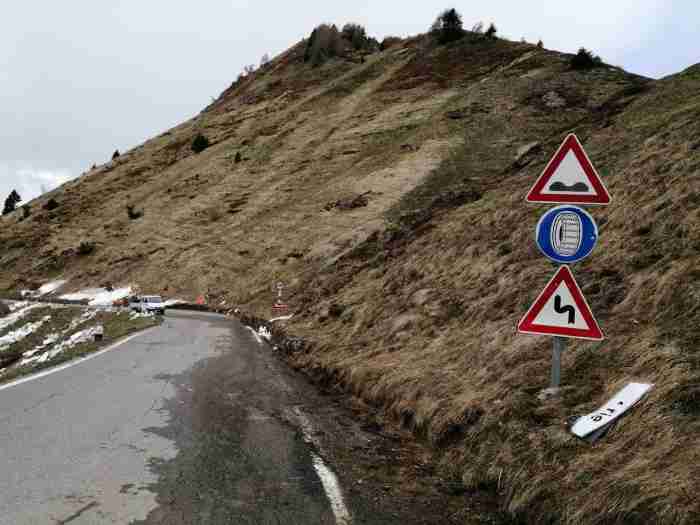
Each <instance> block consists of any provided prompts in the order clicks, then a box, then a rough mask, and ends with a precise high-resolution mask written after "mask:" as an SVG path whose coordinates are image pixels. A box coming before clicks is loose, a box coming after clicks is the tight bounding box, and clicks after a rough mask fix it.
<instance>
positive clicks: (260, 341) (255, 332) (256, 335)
mask: <svg viewBox="0 0 700 525" xmlns="http://www.w3.org/2000/svg"><path fill="white" fill-rule="evenodd" d="M247 328H248V330H250V331H251V332H253V335H254V336H255V340H256V341H257V342H258V343H259V344H263V340H262V339H260V336H259V335H258V332H257V331H255V330H253V329H252V328H251V327H250V326H248V327H247Z"/></svg>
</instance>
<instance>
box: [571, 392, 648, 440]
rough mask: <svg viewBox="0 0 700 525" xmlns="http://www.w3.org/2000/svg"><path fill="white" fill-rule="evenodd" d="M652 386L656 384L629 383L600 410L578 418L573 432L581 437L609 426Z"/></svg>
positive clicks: (572, 428) (572, 427) (573, 426)
mask: <svg viewBox="0 0 700 525" xmlns="http://www.w3.org/2000/svg"><path fill="white" fill-rule="evenodd" d="M652 386H654V385H651V384H648V383H629V384H628V385H627V386H626V387H625V388H623V389H622V390H620V391H619V392H618V393H617V394H615V396H614V397H613V398H612V399H611V400H610V401H608V402H607V403H605V404H604V405H603V406H602V407H600V408H599V409H598V410H596V411H595V412H591V413H590V414H588V415H585V416H582V417H580V418H578V419H577V420H576V421H575V422H574V424H573V425H572V426H571V432H573V433H574V435H576V436H578V437H580V438H586V437H588V436H590V435H591V434H593V433H595V432H597V431H599V430H601V429H603V428H604V427H607V426H608V425H610V424H611V423H612V422H613V421H615V420H617V419H618V418H619V417H620V416H621V415H622V414H624V413H625V412H627V411H628V410H629V409H630V408H632V407H633V406H634V405H636V404H637V403H638V402H639V400H640V399H642V397H644V394H646V393H647V392H648V391H649V390H651V387H652Z"/></svg>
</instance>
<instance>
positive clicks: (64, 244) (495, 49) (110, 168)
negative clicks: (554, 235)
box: [0, 34, 700, 523]
mask: <svg viewBox="0 0 700 525" xmlns="http://www.w3.org/2000/svg"><path fill="white" fill-rule="evenodd" d="M477 36H478V35H476V36H475V35H471V34H469V35H468V36H467V37H465V38H463V39H461V40H458V41H456V42H452V43H448V44H445V45H438V44H437V43H436V42H435V41H434V39H432V38H431V37H430V36H429V35H421V36H417V37H415V38H410V39H405V40H400V41H395V42H394V43H393V45H392V46H390V47H388V49H384V50H383V51H378V50H373V51H372V52H370V51H359V52H355V53H348V54H347V55H345V56H341V57H340V58H335V59H330V60H327V61H325V62H324V63H323V64H321V65H314V64H312V63H309V62H305V61H304V55H305V51H306V42H301V43H299V44H297V45H295V46H293V47H292V48H290V49H289V50H288V51H286V52H285V53H283V54H281V55H280V56H278V57H276V58H274V59H273V60H272V61H271V62H269V63H268V64H266V65H265V66H263V67H261V68H260V69H259V70H258V71H256V72H254V73H252V74H250V75H248V76H246V77H243V78H241V79H239V80H238V81H236V82H234V83H233V84H232V85H231V86H230V88H228V89H226V90H225V91H224V92H223V93H222V94H221V96H220V97H218V99H217V100H216V101H215V102H213V103H212V104H211V105H210V106H208V107H207V108H205V109H204V110H203V111H202V112H201V113H200V114H199V115H198V116H197V117H195V118H193V119H191V120H190V121H187V122H185V123H183V124H181V125H179V126H177V127H175V128H173V129H171V130H168V131H166V132H165V133H163V134H161V135H159V136H158V137H155V138H153V139H151V140H149V141H147V142H146V143H144V144H143V145H141V146H138V147H136V148H134V149H133V150H131V151H128V152H126V153H124V154H123V155H121V156H119V157H118V158H116V159H114V160H113V161H111V162H109V163H107V164H104V165H102V166H99V167H96V168H95V169H92V170H90V171H88V172H87V173H85V174H84V175H83V176H81V177H79V178H78V179H76V180H74V181H72V182H69V183H67V184H64V185H63V186H61V187H60V188H58V189H56V190H54V191H52V192H50V193H49V194H47V195H44V196H42V197H40V198H39V199H37V200H35V201H33V202H32V203H30V204H31V209H32V212H31V216H30V217H29V218H27V219H26V220H21V221H20V220H18V219H19V217H20V215H21V213H20V212H15V213H13V214H10V215H7V216H5V217H3V218H2V219H0V224H1V226H2V229H1V230H0V246H2V251H1V252H0V253H1V255H0V262H1V263H2V266H1V269H0V288H2V289H5V290H8V291H9V290H17V289H21V288H25V287H27V286H30V287H36V286H38V285H39V284H41V283H43V282H45V281H48V280H52V279H57V278H61V279H64V280H66V281H67V283H68V284H67V285H66V288H65V290H64V291H70V288H72V289H75V290H77V289H80V288H83V287H89V286H97V285H102V284H103V283H114V284H115V285H127V284H128V285H133V286H134V287H137V288H140V289H142V290H144V291H148V292H151V293H155V292H162V293H164V294H165V295H168V296H173V297H179V298H184V299H194V298H195V297H197V296H198V295H200V294H206V295H207V297H208V298H209V300H210V301H211V302H213V303H216V304H220V303H222V302H225V303H226V304H228V305H236V306H238V307H240V308H241V309H243V310H245V311H247V312H251V313H253V314H255V315H258V316H260V317H265V318H269V317H270V316H271V315H270V305H271V302H272V300H273V298H274V295H273V290H272V286H273V284H274V283H275V282H277V281H283V282H285V283H286V284H287V287H286V289H285V295H286V300H287V302H289V304H290V305H291V306H292V308H293V310H294V311H295V313H296V315H295V316H294V318H292V319H291V320H290V321H288V322H286V323H285V330H286V331H287V332H288V333H291V334H294V335H297V336H300V337H303V338H304V339H305V341H306V346H305V348H304V350H303V351H300V352H296V353H293V354H291V355H289V356H288V358H289V361H290V363H292V364H293V366H295V367H297V368H299V369H301V370H304V371H305V372H306V373H308V374H309V375H310V376H311V377H312V378H314V379H315V380H317V381H319V382H320V383H322V384H324V385H326V386H332V387H333V388H338V389H343V390H345V391H348V392H351V393H352V394H353V395H354V396H355V397H356V399H357V400H358V402H361V403H363V404H364V406H365V409H366V410H367V411H370V412H372V413H373V414H375V417H376V418H377V421H378V422H379V424H380V425H381V424H386V425H392V424H401V425H402V426H404V427H405V428H407V429H410V430H411V431H413V432H414V433H415V434H416V436H418V437H419V438H420V439H424V440H426V441H427V442H429V443H430V444H431V445H432V446H433V448H434V450H435V451H436V461H437V462H438V463H439V466H440V468H441V469H443V471H445V472H446V473H448V474H449V475H451V476H452V477H453V478H454V480H455V482H456V483H458V484H460V486H461V487H462V488H463V490H464V491H466V493H467V495H466V496H465V497H468V494H469V493H470V492H474V491H487V492H491V493H493V494H495V495H496V496H497V497H498V499H499V501H500V504H501V505H502V508H503V509H504V511H505V513H506V515H507V516H509V518H510V519H512V520H513V521H515V522H518V521H517V520H521V521H520V522H527V523H532V522H536V521H541V522H547V523H550V522H562V523H581V522H585V523H622V522H624V523H650V522H663V523H693V522H696V521H697V519H698V514H699V511H700V509H699V508H698V503H697V500H696V498H695V496H694V495H695V493H696V492H697V491H698V489H699V488H700V487H699V482H698V479H700V477H699V476H698V472H697V471H698V467H697V465H698V461H697V460H698V454H699V453H700V447H699V446H698V444H697V431H698V416H699V415H700V401H699V399H700V360H699V359H698V355H697V349H698V343H700V332H699V329H698V327H700V309H698V300H699V299H700V270H699V268H700V264H699V263H700V255H699V254H700V227H699V225H700V220H699V219H700V211H699V210H700V207H699V206H698V205H699V204H700V177H698V170H699V169H700V118H699V117H700V66H694V67H691V68H689V69H687V70H686V71H684V72H681V73H679V74H677V75H673V76H670V77H667V78H664V79H661V80H651V79H647V78H643V77H639V76H636V75H633V74H630V73H627V72H625V71H623V70H621V69H619V68H616V67H611V66H608V65H606V64H598V65H597V67H594V68H592V69H590V70H583V71H581V70H575V69H572V68H571V66H570V61H571V56H570V55H566V54H562V53H558V52H556V51H551V50H547V49H544V48H541V47H538V46H536V45H533V44H529V43H523V42H510V41H507V40H503V39H487V38H481V37H477ZM569 132H575V133H576V134H577V135H578V137H579V139H581V141H582V142H583V144H584V145H585V147H586V150H587V152H588V154H589V156H590V157H591V159H592V160H593V162H594V163H595V165H596V167H597V168H598V171H599V172H600V173H601V175H602V177H603V179H604V180H605V183H606V185H607V187H608V189H609V190H610V193H611V194H612V196H613V202H612V204H611V205H610V206H607V207H605V208H599V209H594V210H592V214H593V215H594V216H595V218H596V220H597V221H598V224H599V226H600V237H601V240H600V243H599V245H598V247H597V248H596V251H595V252H594V253H593V255H592V256H591V257H590V258H589V259H587V260H586V261H584V262H582V263H579V264H577V265H575V266H574V273H575V275H576V278H577V280H578V282H579V284H580V285H581V287H582V289H583V292H584V294H585V295H586V297H587V299H588V302H589V304H590V305H591V308H592V309H593V311H594V312H595V314H596V316H597V317H598V320H599V321H600V322H601V324H602V327H603V330H604V331H605V333H606V337H607V338H606V340H605V341H604V342H602V343H590V342H580V343H575V344H570V345H569V347H568V349H567V350H566V353H565V355H564V361H563V383H564V385H565V388H564V389H563V391H562V393H561V395H560V396H559V397H556V398H553V399H548V400H545V401H541V400H540V398H539V397H538V394H539V393H540V391H541V390H542V388H544V387H545V386H546V385H547V382H548V373H549V351H550V350H549V349H550V345H551V341H550V340H549V339H548V338H539V337H529V336H522V335H516V334H515V326H516V324H517V321H518V319H519V318H520V316H521V315H522V314H523V313H524V312H525V310H526V309H527V307H528V306H529V305H530V303H531V302H532V300H533V299H534V298H535V296H536V295H537V293H539V291H540V290H541V289H542V287H543V286H544V284H545V283H546V282H547V280H548V279H549V277H551V275H552V273H553V267H552V266H551V265H550V264H549V263H547V262H546V260H545V259H544V258H543V257H542V256H541V255H539V253H538V251H537V249H536V247H535V244H534V242H533V240H532V239H533V231H534V227H535V224H536V222H537V219H538V217H539V215H540V214H541V212H542V211H544V209H546V208H544V207H538V206H531V205H526V204H525V202H524V196H525V194H526V193H527V190H528V189H529V188H530V186H531V185H532V183H533V182H534V180H535V178H536V176H537V175H538V174H539V173H540V172H541V171H542V169H543V167H544V165H545V163H546V162H547V161H548V160H549V157H550V156H551V154H552V153H553V152H554V150H555V149H556V147H557V146H558V145H559V143H560V142H561V141H562V139H563V137H564V136H565V135H566V134H567V133H569ZM198 134H202V135H203V136H205V137H206V139H207V140H208V142H209V146H208V147H207V148H206V149H204V150H203V151H201V152H199V153H195V152H194V151H193V150H192V147H191V145H192V143H193V141H194V139H195V137H196V136H197V135H198ZM49 199H53V200H54V201H55V204H57V206H46V205H47V203H48V202H49ZM127 205H128V206H130V207H131V208H130V209H131V213H129V214H128V213H127ZM45 207H46V208H53V209H51V210H49V209H44V208H45ZM81 241H82V245H83V248H81ZM633 380H642V381H645V382H650V383H654V388H653V390H652V391H651V393H650V395H649V396H648V397H647V398H646V399H645V401H644V402H643V404H642V405H640V406H639V407H637V408H636V409H635V410H634V411H633V413H631V414H630V415H629V416H628V417H626V418H624V419H623V420H622V421H620V423H619V424H618V425H617V426H616V427H615V429H614V430H613V431H612V432H610V433H609V434H608V435H607V436H606V437H605V438H604V439H603V440H601V441H600V442H599V443H598V444H596V445H594V446H591V445H588V444H587V443H584V442H580V441H578V440H576V438H574V437H573V436H572V435H571V434H570V433H568V432H567V429H566V421H567V419H568V418H570V417H572V416H575V415H580V414H584V413H587V412H589V411H590V410H592V409H594V408H596V407H598V406H600V405H601V404H602V403H603V402H604V401H605V400H606V399H608V398H609V397H610V396H611V395H612V394H613V393H614V392H615V391H616V390H618V389H619V388H621V387H622V386H623V385H624V384H625V383H627V382H629V381H633Z"/></svg>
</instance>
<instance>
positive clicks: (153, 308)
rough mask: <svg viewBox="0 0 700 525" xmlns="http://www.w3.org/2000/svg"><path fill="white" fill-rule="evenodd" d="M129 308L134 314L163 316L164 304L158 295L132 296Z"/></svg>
mask: <svg viewBox="0 0 700 525" xmlns="http://www.w3.org/2000/svg"><path fill="white" fill-rule="evenodd" d="M129 308H130V309H131V310H133V311H135V312H141V313H143V314H146V313H155V314H160V315H163V314H164V313H165V303H163V299H162V298H161V296H160V295H143V296H134V297H131V298H130V299H129Z"/></svg>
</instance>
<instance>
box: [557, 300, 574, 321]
mask: <svg viewBox="0 0 700 525" xmlns="http://www.w3.org/2000/svg"><path fill="white" fill-rule="evenodd" d="M554 311H555V312H556V313H558V314H566V313H568V314H569V324H574V323H575V322H576V309H575V308H574V307H573V306H571V305H568V306H562V305H561V296H560V295H555V296H554Z"/></svg>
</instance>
